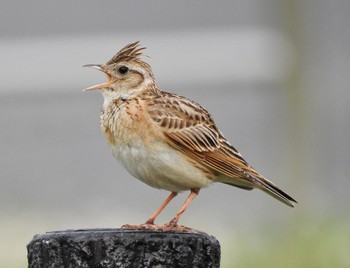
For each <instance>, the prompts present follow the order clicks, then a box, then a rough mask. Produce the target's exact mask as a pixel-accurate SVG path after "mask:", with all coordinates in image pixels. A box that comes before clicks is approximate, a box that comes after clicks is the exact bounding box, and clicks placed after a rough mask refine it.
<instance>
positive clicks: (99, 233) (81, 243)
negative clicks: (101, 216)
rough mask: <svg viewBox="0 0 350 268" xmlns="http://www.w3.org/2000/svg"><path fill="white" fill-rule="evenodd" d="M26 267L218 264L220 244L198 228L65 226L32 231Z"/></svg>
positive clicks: (197, 265) (193, 265) (204, 265)
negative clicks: (173, 229) (51, 230)
mask: <svg viewBox="0 0 350 268" xmlns="http://www.w3.org/2000/svg"><path fill="white" fill-rule="evenodd" d="M27 249H28V267H30V268H44V267H45V268H47V267H50V268H54V267H55V268H56V267H69V268H71V267H89V268H90V267H91V268H92V267H123V268H126V267H158V268H160V267H220V244H219V242H218V240H216V238H215V237H213V236H211V235H208V234H206V233H202V232H178V231H171V232H162V231H155V230H136V229H87V230H66V231H58V232H49V233H46V234H42V235H35V236H34V238H33V239H32V241H31V242H30V243H29V244H28V246H27Z"/></svg>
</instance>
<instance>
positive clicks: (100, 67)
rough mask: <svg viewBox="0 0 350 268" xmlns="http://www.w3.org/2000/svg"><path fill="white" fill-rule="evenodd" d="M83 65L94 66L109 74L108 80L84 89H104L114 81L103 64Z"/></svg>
mask: <svg viewBox="0 0 350 268" xmlns="http://www.w3.org/2000/svg"><path fill="white" fill-rule="evenodd" d="M83 67H89V68H94V69H96V70H99V71H101V72H103V73H105V75H106V76H107V79H108V81H107V82H105V83H102V84H98V85H94V86H91V87H88V88H85V89H83V91H88V90H96V89H103V88H105V87H108V86H109V85H110V84H111V83H112V82H113V81H112V76H111V75H110V74H109V73H108V72H107V71H106V69H105V67H104V66H103V65H101V64H86V65H84V66H83Z"/></svg>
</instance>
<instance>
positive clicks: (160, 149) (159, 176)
mask: <svg viewBox="0 0 350 268" xmlns="http://www.w3.org/2000/svg"><path fill="white" fill-rule="evenodd" d="M112 150H113V154H114V156H115V157H116V158H117V160H118V161H119V162H121V164H122V165H123V166H124V167H125V168H126V169H127V170H128V171H129V173H130V174H131V175H133V176H135V177H136V178H138V179H139V180H141V181H143V182H144V183H146V184H148V185H150V186H152V187H155V188H161V189H165V190H168V191H172V192H180V191H184V190H189V189H191V188H202V187H205V186H207V185H208V184H209V183H210V180H209V179H208V178H207V177H206V176H205V175H204V174H203V172H201V171H200V170H199V169H197V168H196V167H194V166H193V165H191V164H190V163H189V162H188V161H186V160H185V159H184V158H183V157H182V156H181V154H180V153H178V152H176V151H175V150H174V149H172V148H170V147H169V146H168V145H166V144H164V143H161V142H159V143H156V144H152V149H149V148H147V147H145V146H144V144H143V143H142V142H141V141H139V142H133V145H132V146H131V145H130V144H123V145H120V146H112Z"/></svg>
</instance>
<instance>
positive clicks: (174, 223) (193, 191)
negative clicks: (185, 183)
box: [165, 189, 199, 229]
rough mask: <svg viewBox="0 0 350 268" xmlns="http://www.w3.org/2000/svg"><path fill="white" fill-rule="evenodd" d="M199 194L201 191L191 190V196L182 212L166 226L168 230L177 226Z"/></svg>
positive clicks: (181, 209)
mask: <svg viewBox="0 0 350 268" xmlns="http://www.w3.org/2000/svg"><path fill="white" fill-rule="evenodd" d="M198 193H199V189H191V193H190V195H189V196H188V197H187V199H186V200H185V203H184V204H183V205H182V207H181V208H180V210H179V211H178V212H177V213H176V215H175V217H174V218H173V219H172V220H171V221H170V222H169V223H168V224H166V225H165V227H166V229H171V228H173V227H175V226H176V225H177V223H178V221H179V219H180V217H181V216H182V214H183V213H184V212H185V211H186V209H187V207H188V206H189V204H190V203H191V202H192V200H193V199H194V198H195V197H196V196H197V195H198Z"/></svg>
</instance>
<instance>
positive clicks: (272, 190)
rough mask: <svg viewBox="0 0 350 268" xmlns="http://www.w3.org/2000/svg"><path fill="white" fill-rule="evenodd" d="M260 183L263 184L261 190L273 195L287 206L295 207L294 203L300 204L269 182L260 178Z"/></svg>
mask: <svg viewBox="0 0 350 268" xmlns="http://www.w3.org/2000/svg"><path fill="white" fill-rule="evenodd" d="M259 182H260V183H261V186H260V187H259V189H261V190H263V191H264V192H265V193H267V194H269V195H271V196H272V197H274V198H276V199H277V200H279V201H281V202H282V203H284V204H286V205H287V206H290V207H294V203H298V202H297V201H296V200H295V199H294V198H292V197H291V196H289V195H288V194H286V193H285V192H283V191H282V190H281V189H279V188H278V187H277V186H276V185H274V184H273V183H272V182H270V181H269V180H267V179H265V178H259Z"/></svg>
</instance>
